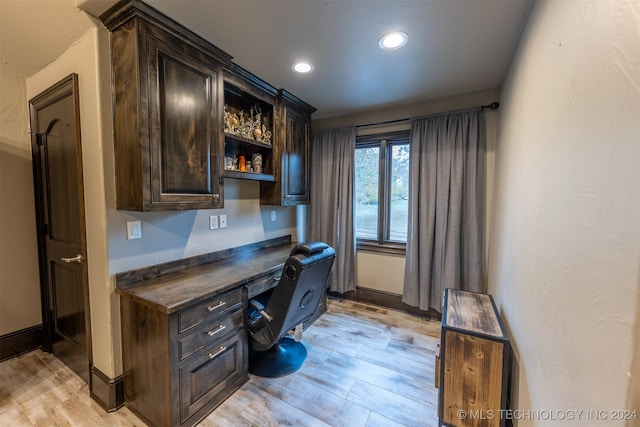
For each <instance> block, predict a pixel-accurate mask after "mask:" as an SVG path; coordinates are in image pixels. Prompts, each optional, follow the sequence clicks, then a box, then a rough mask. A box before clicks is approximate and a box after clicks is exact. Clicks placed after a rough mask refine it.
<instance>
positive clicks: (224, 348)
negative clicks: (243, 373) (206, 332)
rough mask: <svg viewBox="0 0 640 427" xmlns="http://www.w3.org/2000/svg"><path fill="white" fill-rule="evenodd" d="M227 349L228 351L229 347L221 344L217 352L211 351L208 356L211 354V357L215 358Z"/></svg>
mask: <svg viewBox="0 0 640 427" xmlns="http://www.w3.org/2000/svg"><path fill="white" fill-rule="evenodd" d="M225 351H227V347H225V346H224V345H221V346H220V347H218V351H216V352H215V353H209V354H208V355H207V356H209V359H215V358H216V357H218V356H219V355H220V354H222V353H224V352H225Z"/></svg>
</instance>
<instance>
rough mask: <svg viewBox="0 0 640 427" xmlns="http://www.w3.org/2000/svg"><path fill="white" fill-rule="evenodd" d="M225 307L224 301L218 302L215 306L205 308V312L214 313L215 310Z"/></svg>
mask: <svg viewBox="0 0 640 427" xmlns="http://www.w3.org/2000/svg"><path fill="white" fill-rule="evenodd" d="M225 305H227V302H226V301H220V302H219V303H217V304H216V305H210V306H209V307H207V310H209V312H211V311H216V310H217V309H219V308H220V307H222V306H225Z"/></svg>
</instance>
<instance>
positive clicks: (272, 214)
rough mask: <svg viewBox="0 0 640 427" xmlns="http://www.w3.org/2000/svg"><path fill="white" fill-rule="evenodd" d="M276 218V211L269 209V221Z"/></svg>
mask: <svg viewBox="0 0 640 427" xmlns="http://www.w3.org/2000/svg"><path fill="white" fill-rule="evenodd" d="M275 220H276V211H271V221H275Z"/></svg>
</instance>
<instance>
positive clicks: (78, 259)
mask: <svg viewBox="0 0 640 427" xmlns="http://www.w3.org/2000/svg"><path fill="white" fill-rule="evenodd" d="M60 259H61V260H62V262H66V263H67V264H71V263H72V262H75V263H78V264H81V263H82V255H76V256H74V257H71V258H60Z"/></svg>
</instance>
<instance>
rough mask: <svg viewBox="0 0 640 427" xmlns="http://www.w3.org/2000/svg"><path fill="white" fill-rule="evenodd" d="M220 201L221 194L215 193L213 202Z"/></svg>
mask: <svg viewBox="0 0 640 427" xmlns="http://www.w3.org/2000/svg"><path fill="white" fill-rule="evenodd" d="M219 201H220V195H219V194H217V193H216V194H214V195H213V202H214V203H218V202H219Z"/></svg>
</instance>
